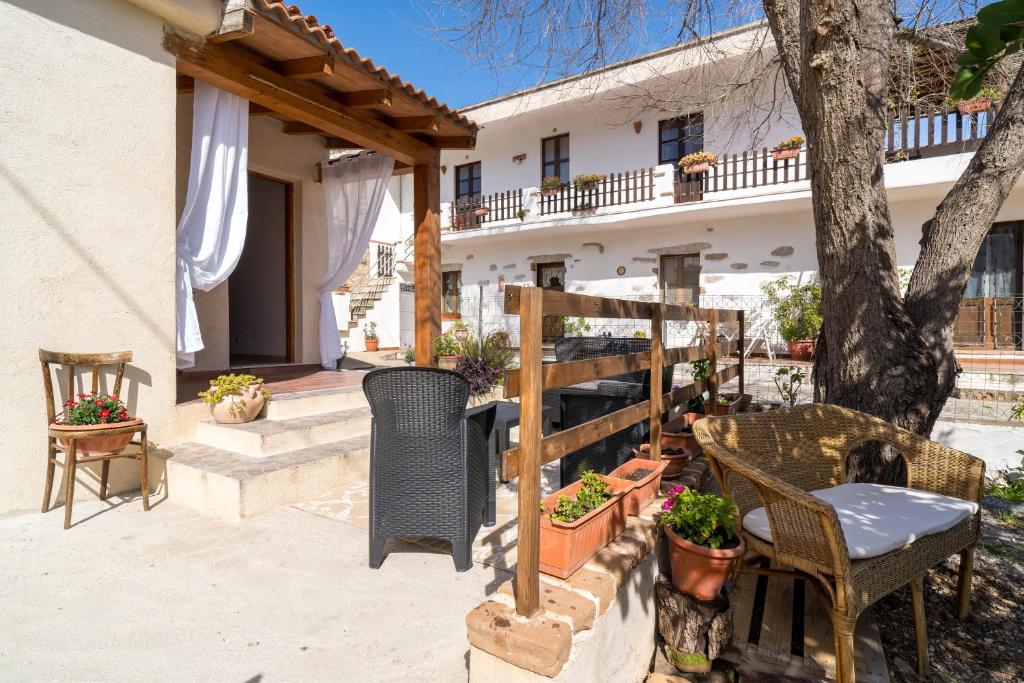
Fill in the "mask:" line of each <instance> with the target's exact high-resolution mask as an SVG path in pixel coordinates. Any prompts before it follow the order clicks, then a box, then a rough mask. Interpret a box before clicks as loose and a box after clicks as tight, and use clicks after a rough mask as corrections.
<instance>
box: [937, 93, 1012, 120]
mask: <svg viewBox="0 0 1024 683" xmlns="http://www.w3.org/2000/svg"><path fill="white" fill-rule="evenodd" d="M1004 97H1006V93H1004V92H1003V91H1002V90H998V89H996V88H990V87H984V88H982V89H981V90H979V91H978V94H977V95H975V96H974V97H972V98H970V99H969V100H961V99H959V98H952V97H951V98H950V99H949V103H950V104H955V105H956V108H957V111H959V112H960V114H961V115H962V116H967V115H968V114H977V113H979V112H983V111H988V110H989V109H991V108H992V103H993V102H1002V101H1003V98H1004Z"/></svg>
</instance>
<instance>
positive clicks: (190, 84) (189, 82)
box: [176, 74, 196, 93]
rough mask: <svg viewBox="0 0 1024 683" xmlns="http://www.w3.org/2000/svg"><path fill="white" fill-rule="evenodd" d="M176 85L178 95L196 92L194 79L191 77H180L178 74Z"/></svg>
mask: <svg viewBox="0 0 1024 683" xmlns="http://www.w3.org/2000/svg"><path fill="white" fill-rule="evenodd" d="M176 85H177V88H178V92H179V93H187V92H195V91H196V79H194V78H192V77H191V76H182V75H181V74H178V77H177V82H176Z"/></svg>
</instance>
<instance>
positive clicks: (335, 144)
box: [324, 136, 362, 149]
mask: <svg viewBox="0 0 1024 683" xmlns="http://www.w3.org/2000/svg"><path fill="white" fill-rule="evenodd" d="M324 147H326V148H327V149H362V147H361V146H360V145H357V144H356V143H354V142H352V141H350V140H346V139H345V138H336V137H333V136H327V137H325V138H324Z"/></svg>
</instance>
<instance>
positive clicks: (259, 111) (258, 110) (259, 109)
mask: <svg viewBox="0 0 1024 683" xmlns="http://www.w3.org/2000/svg"><path fill="white" fill-rule="evenodd" d="M276 113H277V112H275V111H274V110H273V109H271V108H270V107H264V106H263V105H262V104H256V103H255V102H250V103H249V116H268V115H271V114H276Z"/></svg>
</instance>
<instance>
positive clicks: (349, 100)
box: [336, 88, 391, 108]
mask: <svg viewBox="0 0 1024 683" xmlns="http://www.w3.org/2000/svg"><path fill="white" fill-rule="evenodd" d="M336 99H337V100H338V101H339V102H341V103H342V104H344V105H346V106H349V107H355V108H359V107H390V106H391V88H379V89H377V90H361V91H358V92H346V93H338V97H337V98H336Z"/></svg>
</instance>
